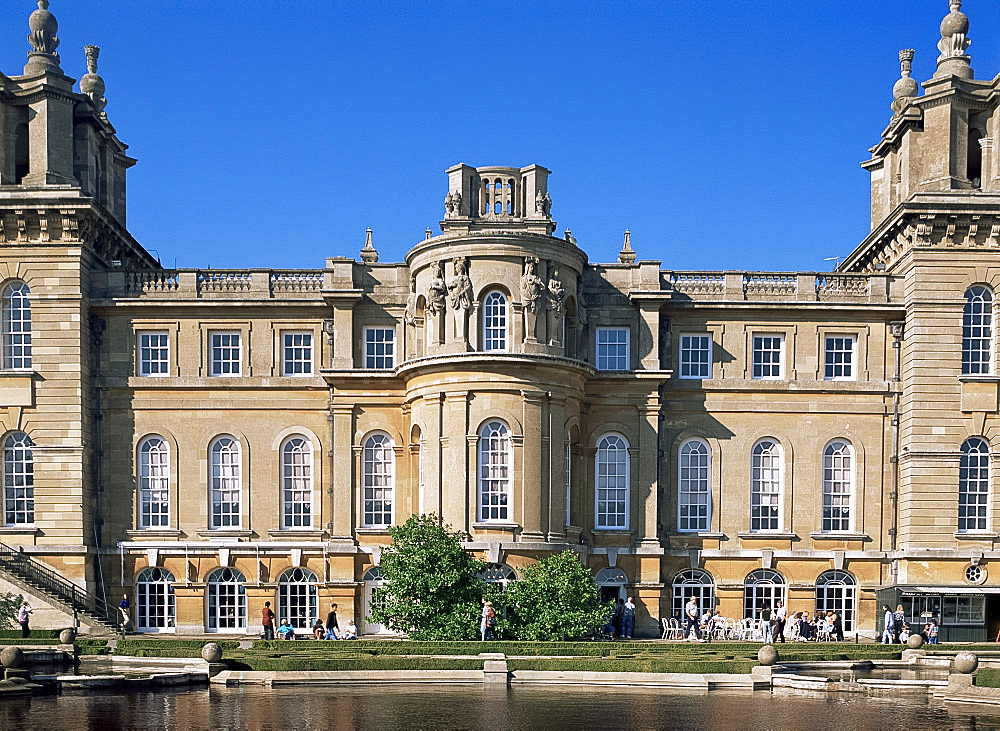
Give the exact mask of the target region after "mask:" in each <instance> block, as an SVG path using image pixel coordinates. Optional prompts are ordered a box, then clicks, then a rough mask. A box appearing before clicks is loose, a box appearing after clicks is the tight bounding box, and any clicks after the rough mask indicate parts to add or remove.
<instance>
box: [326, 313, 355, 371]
mask: <svg viewBox="0 0 1000 731" xmlns="http://www.w3.org/2000/svg"><path fill="white" fill-rule="evenodd" d="M330 367H331V368H336V369H338V370H349V369H351V368H353V367H354V303H353V302H336V303H334V305H333V348H332V350H331V358H330Z"/></svg>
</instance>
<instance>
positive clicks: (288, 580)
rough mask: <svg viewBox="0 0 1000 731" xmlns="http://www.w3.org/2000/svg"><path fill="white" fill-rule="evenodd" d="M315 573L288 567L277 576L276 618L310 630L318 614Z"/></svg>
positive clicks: (297, 628)
mask: <svg viewBox="0 0 1000 731" xmlns="http://www.w3.org/2000/svg"><path fill="white" fill-rule="evenodd" d="M316 583H317V579H316V574H314V573H313V572H312V571H310V570H309V569H301V568H294V569H288V571H286V572H285V573H283V574H282V575H281V576H279V577H278V619H287V620H288V621H290V622H291V623H292V627H294V628H295V629H296V630H299V631H302V632H311V631H312V627H313V625H314V624H316V618H317V617H318V616H319V615H318V604H319V593H318V590H317V588H316Z"/></svg>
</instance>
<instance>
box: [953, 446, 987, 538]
mask: <svg viewBox="0 0 1000 731" xmlns="http://www.w3.org/2000/svg"><path fill="white" fill-rule="evenodd" d="M989 495H990V446H989V444H987V443H986V440H985V439H980V438H979V437H973V438H972V439H966V440H965V442H964V443H963V444H962V459H961V462H960V463H959V470H958V531H959V532H960V533H971V532H975V531H984V530H986V525H987V508H988V506H989Z"/></svg>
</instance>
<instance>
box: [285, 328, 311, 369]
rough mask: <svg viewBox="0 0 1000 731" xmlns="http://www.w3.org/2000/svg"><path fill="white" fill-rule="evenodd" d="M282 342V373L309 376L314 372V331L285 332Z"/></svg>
mask: <svg viewBox="0 0 1000 731" xmlns="http://www.w3.org/2000/svg"><path fill="white" fill-rule="evenodd" d="M282 339H283V341H284V342H283V343H282V363H283V368H282V373H283V374H284V375H286V376H308V375H310V374H311V373H312V370H313V367H312V359H313V353H312V351H313V347H312V333H284V335H283V338H282Z"/></svg>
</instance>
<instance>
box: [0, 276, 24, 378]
mask: <svg viewBox="0 0 1000 731" xmlns="http://www.w3.org/2000/svg"><path fill="white" fill-rule="evenodd" d="M29 294H31V292H30V290H29V289H28V285H27V284H25V283H24V282H10V283H8V284H7V286H6V287H4V288H3V295H2V302H0V307H2V308H3V367H4V368H31V300H30V299H29V298H28V295H29Z"/></svg>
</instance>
